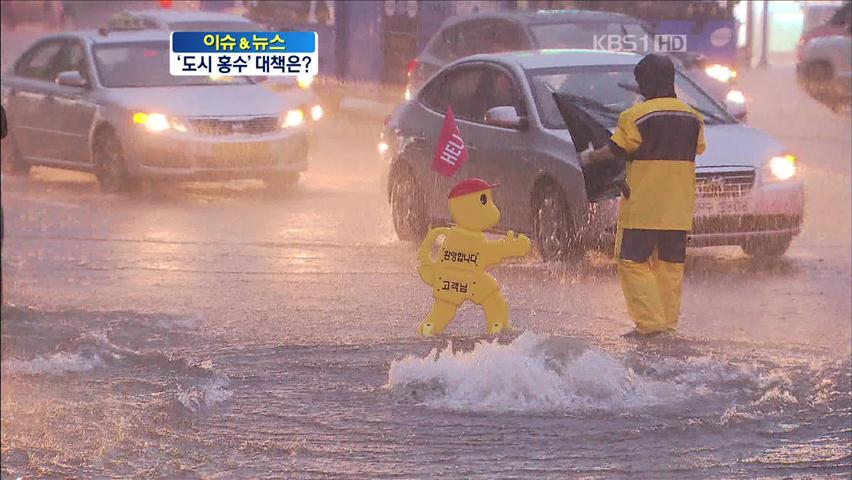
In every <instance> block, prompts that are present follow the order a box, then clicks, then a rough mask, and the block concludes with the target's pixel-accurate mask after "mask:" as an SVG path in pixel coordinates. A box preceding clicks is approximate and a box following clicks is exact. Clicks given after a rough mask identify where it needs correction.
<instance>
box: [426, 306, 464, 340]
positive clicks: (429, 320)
mask: <svg viewBox="0 0 852 480" xmlns="http://www.w3.org/2000/svg"><path fill="white" fill-rule="evenodd" d="M457 309H458V306H457V305H453V304H452V303H450V302H446V301H444V300H438V299H435V304H434V305H433V306H432V311H431V312H429V316H428V317H426V319H425V320H423V322H421V323H420V326H419V327H417V334H418V335H423V336H424V337H431V336H433V335H440V334H441V333H443V332H444V329H445V328H447V325H449V324H450V322H452V321H453V317H455V316H456V310H457Z"/></svg>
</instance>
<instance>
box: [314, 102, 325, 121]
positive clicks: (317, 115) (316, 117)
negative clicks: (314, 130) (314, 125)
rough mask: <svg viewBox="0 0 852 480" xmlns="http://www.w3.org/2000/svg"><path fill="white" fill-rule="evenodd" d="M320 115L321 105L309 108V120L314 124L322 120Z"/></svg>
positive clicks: (321, 112)
mask: <svg viewBox="0 0 852 480" xmlns="http://www.w3.org/2000/svg"><path fill="white" fill-rule="evenodd" d="M322 114H323V111H322V105H314V106H313V107H311V120H313V121H315V122H316V121H317V120H319V119H320V118H322Z"/></svg>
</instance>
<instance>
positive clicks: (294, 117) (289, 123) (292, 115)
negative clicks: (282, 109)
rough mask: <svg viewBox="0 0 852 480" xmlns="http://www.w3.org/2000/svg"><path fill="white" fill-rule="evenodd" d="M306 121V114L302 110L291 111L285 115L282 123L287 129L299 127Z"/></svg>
mask: <svg viewBox="0 0 852 480" xmlns="http://www.w3.org/2000/svg"><path fill="white" fill-rule="evenodd" d="M304 121H305V112H303V111H302V110H300V109H296V110H290V111H288V112H287V113H286V114H285V115H284V119H283V120H282V121H281V126H282V127H284V128H287V127H298V126H299V125H301V124H302V123H304Z"/></svg>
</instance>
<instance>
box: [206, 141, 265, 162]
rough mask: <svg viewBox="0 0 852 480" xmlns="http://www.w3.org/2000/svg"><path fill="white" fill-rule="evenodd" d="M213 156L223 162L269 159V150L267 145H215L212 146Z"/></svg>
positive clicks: (252, 143)
mask: <svg viewBox="0 0 852 480" xmlns="http://www.w3.org/2000/svg"><path fill="white" fill-rule="evenodd" d="M213 155H215V156H216V157H217V158H219V159H222V160H225V159H230V160H235V161H240V160H243V159H244V160H246V161H248V160H256V159H258V158H269V156H270V150H269V144H268V143H259V142H242V143H217V144H215V145H213Z"/></svg>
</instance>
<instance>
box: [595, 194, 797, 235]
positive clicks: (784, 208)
mask: <svg viewBox="0 0 852 480" xmlns="http://www.w3.org/2000/svg"><path fill="white" fill-rule="evenodd" d="M743 200H744V202H745V206H746V208H745V210H744V211H742V212H740V213H738V214H732V215H703V214H702V212H700V211H697V212H696V216H695V219H694V225H693V229H692V231H691V232H690V234H689V246H691V247H710V246H724V245H741V244H743V243H745V242H749V241H761V240H771V239H784V238H791V237H794V236H796V235H798V234H799V232H800V231H801V225H802V218H803V214H804V205H805V194H804V185H803V183H802V182H801V180H793V181H783V182H775V183H764V184H762V185H756V186H755V187H754V188H753V189H752V190H751V192H750V193H749V194H748V195H746V196H745V197H744V198H743ZM605 211H606V212H609V211H610V209H609V208H607V209H606V210H605ZM601 213H603V212H601ZM600 221H601V219H600V218H599V219H598V220H597V222H600ZM615 230H616V227H615V220H614V219H612V220H610V222H609V224H608V226H607V228H606V229H605V231H604V232H603V233H602V234H601V237H602V238H603V240H604V241H606V242H608V243H612V242H614V240H615ZM591 233H592V234H593V233H594V228H592V232H591Z"/></svg>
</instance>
